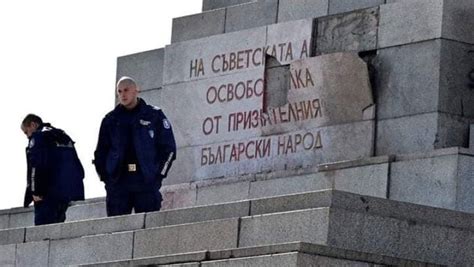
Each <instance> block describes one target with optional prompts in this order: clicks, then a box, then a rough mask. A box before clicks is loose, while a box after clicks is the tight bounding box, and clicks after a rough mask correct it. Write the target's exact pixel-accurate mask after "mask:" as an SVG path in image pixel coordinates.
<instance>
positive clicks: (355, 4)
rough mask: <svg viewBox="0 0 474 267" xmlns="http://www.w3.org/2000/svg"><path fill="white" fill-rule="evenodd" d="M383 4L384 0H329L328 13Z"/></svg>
mask: <svg viewBox="0 0 474 267" xmlns="http://www.w3.org/2000/svg"><path fill="white" fill-rule="evenodd" d="M383 4H385V0H345V1H340V0H330V1H329V15H332V14H338V13H343V12H349V11H354V10H358V9H363V8H368V7H374V6H379V5H383Z"/></svg>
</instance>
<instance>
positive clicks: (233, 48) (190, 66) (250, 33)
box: [163, 27, 267, 89]
mask: <svg viewBox="0 0 474 267" xmlns="http://www.w3.org/2000/svg"><path fill="white" fill-rule="evenodd" d="M266 30H267V29H266V27H258V28H254V29H250V30H245V31H240V32H233V33H227V34H220V35H215V36H210V37H207V38H201V39H196V40H191V41H187V42H179V43H174V44H171V45H168V46H166V47H165V63H164V71H163V73H164V74H163V75H164V76H163V84H164V85H165V86H166V85H169V84H174V83H179V82H186V81H190V80H198V79H203V78H212V77H217V76H222V75H226V74H231V73H232V74H234V73H237V72H240V71H256V70H258V69H262V68H263V60H264V57H265V54H264V53H263V48H264V46H265V45H266ZM244 40H245V41H244ZM247 54H248V55H249V58H247ZM231 56H232V57H233V58H234V59H235V60H237V59H239V64H235V65H232V66H229V65H224V62H229V59H230V57H231ZM242 59H243V60H244V61H242ZM231 67H232V68H231ZM205 89H207V88H205Z"/></svg>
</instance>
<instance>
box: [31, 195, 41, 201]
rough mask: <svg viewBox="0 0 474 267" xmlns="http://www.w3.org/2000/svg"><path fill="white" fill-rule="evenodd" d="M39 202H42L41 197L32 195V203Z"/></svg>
mask: <svg viewBox="0 0 474 267" xmlns="http://www.w3.org/2000/svg"><path fill="white" fill-rule="evenodd" d="M41 200H43V197H40V196H35V195H33V201H34V202H40V201H41Z"/></svg>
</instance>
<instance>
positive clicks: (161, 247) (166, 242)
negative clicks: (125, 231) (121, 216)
mask: <svg viewBox="0 0 474 267" xmlns="http://www.w3.org/2000/svg"><path fill="white" fill-rule="evenodd" d="M238 220H239V219H238V218H236V219H227V220H214V221H209V222H201V223H194V224H183V225H177V226H167V227H158V228H153V229H146V230H141V231H136V232H135V240H134V244H133V247H134V250H133V251H134V252H133V257H134V258H139V257H148V256H158V255H166V254H176V253H183V252H191V251H201V250H210V249H226V248H235V247H237V239H238V228H239V225H238Z"/></svg>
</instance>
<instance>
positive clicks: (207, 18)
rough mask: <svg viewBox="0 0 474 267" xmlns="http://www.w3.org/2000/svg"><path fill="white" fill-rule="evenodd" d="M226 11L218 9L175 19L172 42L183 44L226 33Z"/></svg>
mask: <svg viewBox="0 0 474 267" xmlns="http://www.w3.org/2000/svg"><path fill="white" fill-rule="evenodd" d="M225 20H226V10H225V9H216V10H211V11H206V12H202V13H199V14H194V15H189V16H185V17H179V18H174V19H173V29H172V32H171V42H172V43H176V42H182V41H187V40H192V39H198V38H203V37H207V36H211V35H215V34H222V33H224V27H225Z"/></svg>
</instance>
